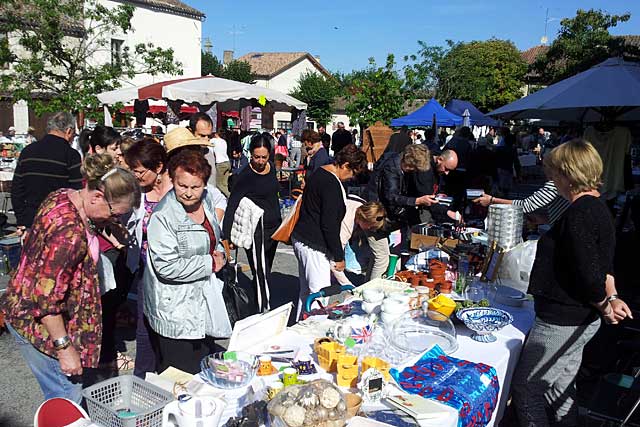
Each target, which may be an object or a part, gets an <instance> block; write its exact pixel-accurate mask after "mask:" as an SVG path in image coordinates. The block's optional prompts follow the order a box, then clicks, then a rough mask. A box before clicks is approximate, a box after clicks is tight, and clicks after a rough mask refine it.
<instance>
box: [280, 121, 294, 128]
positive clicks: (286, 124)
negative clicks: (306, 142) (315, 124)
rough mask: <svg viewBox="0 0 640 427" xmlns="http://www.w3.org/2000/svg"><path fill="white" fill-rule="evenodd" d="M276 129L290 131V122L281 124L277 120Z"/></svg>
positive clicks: (281, 122)
mask: <svg viewBox="0 0 640 427" xmlns="http://www.w3.org/2000/svg"><path fill="white" fill-rule="evenodd" d="M278 129H284V130H291V122H283V121H282V120H278Z"/></svg>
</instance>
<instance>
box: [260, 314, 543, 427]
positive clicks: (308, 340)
mask: <svg viewBox="0 0 640 427" xmlns="http://www.w3.org/2000/svg"><path fill="white" fill-rule="evenodd" d="M498 307H499V308H502V309H504V310H506V311H508V312H510V313H511V314H512V315H513V318H514V322H513V324H511V325H509V326H507V327H505V328H503V329H502V330H500V331H499V332H497V333H494V335H496V337H497V338H498V339H497V341H496V342H494V343H480V342H477V341H474V340H472V339H471V338H470V336H471V331H470V330H469V329H467V328H466V327H465V326H464V325H461V324H459V323H457V324H456V333H457V339H458V344H459V345H460V347H459V348H458V350H457V351H456V352H455V353H452V354H451V356H453V357H456V358H459V359H464V360H469V361H471V362H482V363H486V364H487V365H490V366H493V367H494V368H495V369H496V372H497V374H498V380H499V382H500V395H499V403H498V407H497V409H496V410H495V411H494V413H493V417H492V420H491V422H490V423H489V424H488V426H489V427H492V426H494V425H497V424H498V423H499V421H500V420H501V419H502V415H503V414H504V410H505V407H506V403H507V400H508V398H509V386H510V383H511V378H512V376H513V373H514V370H515V367H516V364H517V362H518V358H519V357H520V350H521V349H522V346H523V344H524V340H525V338H526V335H527V333H528V332H529V330H530V329H531V327H532V326H533V321H534V318H535V315H534V312H533V303H531V302H527V303H525V305H524V306H523V307H520V308H516V307H508V306H498ZM274 345H275V346H279V347H281V348H283V349H292V348H300V349H301V350H300V351H301V352H305V353H308V354H311V353H312V345H313V338H312V337H309V336H304V335H300V334H298V333H296V332H294V331H292V330H290V329H289V330H287V331H285V332H284V333H282V334H280V335H279V336H277V337H276V338H275V339H272V340H269V342H268V343H265V344H264V345H262V346H256V347H254V348H252V349H251V352H254V353H256V354H259V353H261V352H263V351H268V348H267V347H269V346H274ZM325 375H326V374H325ZM263 378H264V380H267V381H268V378H269V377H263ZM276 379H277V376H276V377H274V378H273V379H272V380H276ZM447 408H448V407H447ZM448 409H450V410H451V412H452V413H453V409H451V408H448ZM456 425H457V416H455V414H454V415H453V416H451V417H450V418H449V420H448V421H447V422H443V420H442V419H439V420H437V421H434V422H431V423H430V422H428V421H423V422H421V426H423V427H432V426H433V427H436V426H437V427H447V426H451V427H455V426H456Z"/></svg>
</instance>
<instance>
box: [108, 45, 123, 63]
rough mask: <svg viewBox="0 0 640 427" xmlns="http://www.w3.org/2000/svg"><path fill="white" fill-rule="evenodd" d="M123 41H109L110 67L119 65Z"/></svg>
mask: <svg viewBox="0 0 640 427" xmlns="http://www.w3.org/2000/svg"><path fill="white" fill-rule="evenodd" d="M123 44H124V40H118V39H111V65H120V63H121V61H122V45H123Z"/></svg>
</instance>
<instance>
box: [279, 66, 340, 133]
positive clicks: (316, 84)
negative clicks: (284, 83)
mask: <svg viewBox="0 0 640 427" xmlns="http://www.w3.org/2000/svg"><path fill="white" fill-rule="evenodd" d="M290 95H291V96H293V97H294V98H296V99H299V100H300V101H302V102H304V103H306V104H307V114H308V116H309V118H311V119H313V120H315V121H316V122H317V123H318V124H322V125H326V124H327V123H329V121H331V115H332V113H333V103H334V101H335V99H336V96H337V95H338V86H337V82H336V80H335V79H333V78H328V79H327V78H325V77H324V76H323V75H321V74H318V73H314V72H311V71H308V72H306V73H305V74H303V75H302V76H300V78H299V79H298V84H297V86H296V88H295V89H294V90H293V92H291V93H290Z"/></svg>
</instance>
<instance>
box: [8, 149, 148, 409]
mask: <svg viewBox="0 0 640 427" xmlns="http://www.w3.org/2000/svg"><path fill="white" fill-rule="evenodd" d="M83 172H84V176H85V179H86V184H85V186H84V188H83V189H82V190H70V189H60V190H57V191H54V192H53V193H51V194H49V196H48V197H47V198H46V199H45V200H44V202H43V203H42V205H40V208H39V209H38V213H37V214H36V217H35V220H34V223H33V227H32V229H31V230H30V231H29V233H28V235H27V238H26V240H25V243H24V247H23V250H22V255H21V257H20V262H19V265H18V268H17V270H16V272H15V274H14V276H13V277H12V278H11V281H10V282H9V286H8V287H7V291H6V293H5V295H4V296H3V298H2V300H0V307H1V309H2V311H3V312H4V313H5V315H6V322H7V328H8V329H9V332H10V333H11V334H12V335H13V337H14V338H15V340H16V342H17V344H18V346H19V348H20V351H21V353H22V356H23V357H24V359H25V361H26V362H27V364H28V365H29V367H30V368H31V371H32V372H33V374H34V376H35V377H36V379H37V380H38V383H39V384H40V387H41V388H42V392H43V393H44V397H45V399H50V398H52V397H65V398H67V399H71V400H74V401H76V402H80V401H81V400H82V377H81V375H82V372H83V368H95V367H97V365H98V360H99V357H100V345H101V338H102V336H101V335H102V309H101V305H100V287H99V283H98V270H97V262H98V257H99V245H98V239H97V237H96V234H95V229H96V228H97V227H99V226H104V225H107V224H108V223H110V222H113V221H117V219H118V218H119V217H120V215H123V214H125V213H127V212H129V211H131V209H132V207H133V206H137V205H138V204H139V203H140V189H139V186H138V183H137V180H136V178H135V177H134V176H133V175H132V174H131V173H130V172H128V171H126V170H125V169H121V168H114V167H113V159H112V158H111V156H109V155H108V154H97V155H95V156H90V157H87V158H86V159H85V162H84V168H83Z"/></svg>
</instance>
